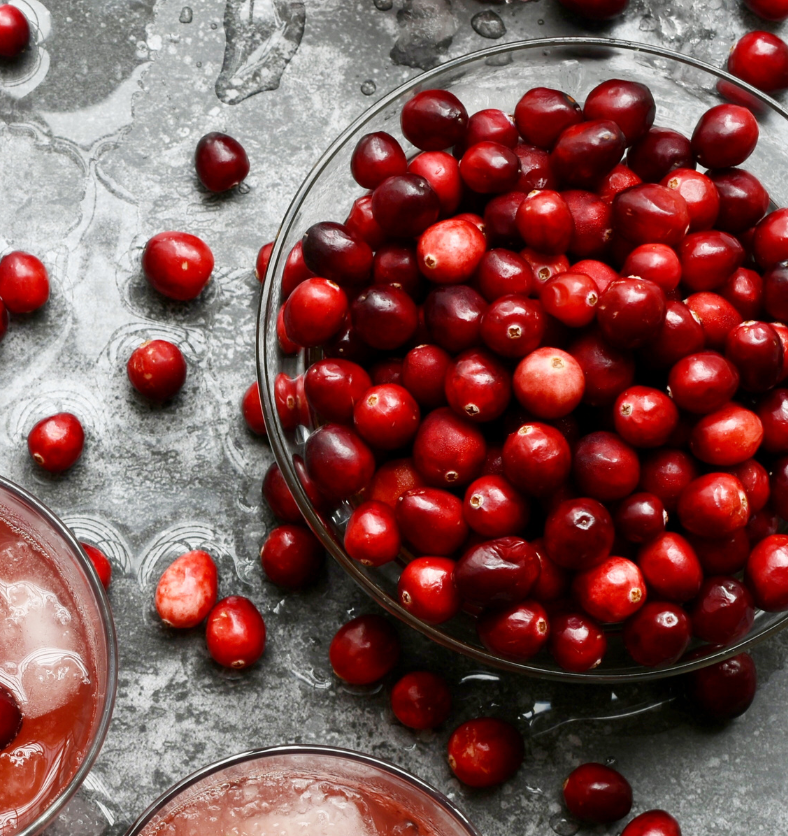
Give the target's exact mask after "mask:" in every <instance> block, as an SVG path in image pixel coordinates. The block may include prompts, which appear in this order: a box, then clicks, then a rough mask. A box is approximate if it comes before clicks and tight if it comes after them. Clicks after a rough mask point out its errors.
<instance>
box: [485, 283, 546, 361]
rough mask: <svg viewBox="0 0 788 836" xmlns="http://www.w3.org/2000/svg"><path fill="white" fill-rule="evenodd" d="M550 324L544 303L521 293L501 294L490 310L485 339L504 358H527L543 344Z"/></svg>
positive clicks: (486, 314)
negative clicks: (547, 324) (547, 323)
mask: <svg viewBox="0 0 788 836" xmlns="http://www.w3.org/2000/svg"><path fill="white" fill-rule="evenodd" d="M545 327H546V317H545V315H544V312H543V308H542V306H541V305H540V304H539V302H537V301H535V300H533V299H527V298H525V297H524V296H521V295H518V294H511V295H508V296H501V297H499V298H498V299H496V300H495V301H494V302H493V303H492V304H491V305H490V307H489V308H488V309H487V311H486V313H485V314H484V317H483V318H482V324H481V338H482V341H483V342H484V343H485V345H487V346H488V347H489V348H491V349H492V350H493V351H494V352H495V353H496V354H500V355H501V356H502V357H513V358H515V357H524V356H525V355H526V354H530V353H531V352H532V351H534V350H535V349H536V348H537V346H539V344H540V343H541V341H542V339H543V337H544V333H545Z"/></svg>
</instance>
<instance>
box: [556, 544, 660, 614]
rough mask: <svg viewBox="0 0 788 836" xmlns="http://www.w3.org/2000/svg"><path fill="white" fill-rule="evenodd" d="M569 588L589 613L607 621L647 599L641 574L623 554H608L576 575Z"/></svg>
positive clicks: (635, 607) (638, 605)
mask: <svg viewBox="0 0 788 836" xmlns="http://www.w3.org/2000/svg"><path fill="white" fill-rule="evenodd" d="M572 591H573V593H574V595H575V597H576V598H577V600H578V602H579V603H580V605H581V606H582V607H583V609H584V610H585V611H586V612H587V613H588V614H589V615H590V616H592V617H593V618H596V619H597V620H598V621H601V622H603V623H606V624H613V623H617V622H619V621H624V620H625V619H627V618H629V616H631V615H632V614H633V613H635V612H637V610H639V609H640V608H641V607H642V606H643V604H644V603H645V601H646V582H645V580H644V579H643V575H642V574H641V572H640V569H638V567H637V566H636V565H635V564H634V563H633V562H632V561H631V560H627V559H626V558H625V557H608V558H607V559H606V560H604V561H602V563H599V564H597V565H596V566H593V567H592V568H590V569H587V570H586V571H585V572H582V573H581V574H579V575H576V576H575V580H574V583H573V585H572Z"/></svg>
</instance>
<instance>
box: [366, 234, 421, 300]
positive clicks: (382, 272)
mask: <svg viewBox="0 0 788 836" xmlns="http://www.w3.org/2000/svg"><path fill="white" fill-rule="evenodd" d="M372 281H373V283H374V284H382V285H392V286H394V287H397V288H399V289H400V290H404V291H405V292H406V293H407V294H408V296H412V297H414V298H417V297H418V296H420V294H421V291H422V286H423V279H422V276H421V273H420V272H419V268H418V264H417V263H416V249H415V247H412V246H408V245H407V244H402V243H399V242H392V243H389V244H383V245H382V246H381V247H380V248H379V249H378V250H377V252H376V253H375V257H374V259H373V261H372Z"/></svg>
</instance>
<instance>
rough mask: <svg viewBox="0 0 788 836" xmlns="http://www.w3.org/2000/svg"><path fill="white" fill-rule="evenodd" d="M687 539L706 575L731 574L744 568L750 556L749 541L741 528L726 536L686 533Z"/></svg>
mask: <svg viewBox="0 0 788 836" xmlns="http://www.w3.org/2000/svg"><path fill="white" fill-rule="evenodd" d="M687 540H688V541H689V544H690V545H691V546H692V548H693V549H694V551H695V554H696V555H697V557H698V560H699V561H700V565H701V566H702V567H703V572H704V574H706V575H733V574H735V573H736V572H739V571H741V570H742V569H743V568H744V564H745V563H746V562H747V558H748V557H749V556H750V541H749V538H748V537H747V533H746V531H745V530H744V529H743V528H738V529H736V531H734V532H733V533H732V534H729V535H727V537H716V538H708V537H698V536H697V535H696V534H687Z"/></svg>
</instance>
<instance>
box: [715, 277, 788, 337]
mask: <svg viewBox="0 0 788 836" xmlns="http://www.w3.org/2000/svg"><path fill="white" fill-rule="evenodd" d="M718 293H719V294H720V296H722V298H723V299H725V300H726V301H728V302H730V304H731V305H733V307H734V308H735V309H736V311H737V313H738V314H739V315H740V316H741V317H742V319H744V320H751V319H757V318H758V317H759V316H760V314H761V311H762V308H763V279H762V278H761V277H760V275H759V274H758V273H756V272H755V270H748V269H747V268H746V267H739V269H738V270H735V271H734V272H733V273H731V275H730V276H728V278H727V279H726V280H725V283H724V284H723V285H722V286H721V287H720V288H719V289H718ZM780 342H781V343H782V340H781V341H780ZM783 353H785V351H783Z"/></svg>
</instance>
